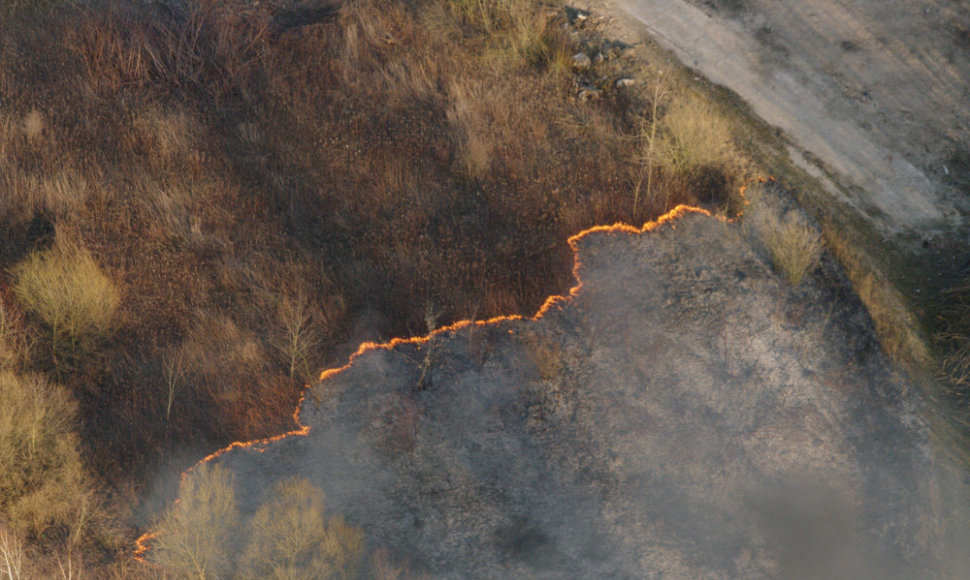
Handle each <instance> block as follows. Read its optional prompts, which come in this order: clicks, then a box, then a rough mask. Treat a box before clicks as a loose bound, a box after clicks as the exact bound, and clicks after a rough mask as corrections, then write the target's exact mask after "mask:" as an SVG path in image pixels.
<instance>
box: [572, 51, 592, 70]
mask: <svg viewBox="0 0 970 580" xmlns="http://www.w3.org/2000/svg"><path fill="white" fill-rule="evenodd" d="M591 66H593V61H591V60H590V59H589V56H587V55H586V53H585V52H577V53H576V54H574V55H573V68H574V69H575V70H578V71H584V70H589V67H591Z"/></svg>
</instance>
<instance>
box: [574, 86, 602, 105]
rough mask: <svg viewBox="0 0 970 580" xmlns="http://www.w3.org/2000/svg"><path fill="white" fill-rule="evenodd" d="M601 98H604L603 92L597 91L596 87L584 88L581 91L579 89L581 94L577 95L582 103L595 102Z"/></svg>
mask: <svg viewBox="0 0 970 580" xmlns="http://www.w3.org/2000/svg"><path fill="white" fill-rule="evenodd" d="M601 96H603V91H601V90H599V89H597V88H596V87H590V86H584V87H582V88H581V89H579V94H578V95H577V97H579V102H580V103H585V102H587V101H595V100H598V99H599V98H600V97H601Z"/></svg>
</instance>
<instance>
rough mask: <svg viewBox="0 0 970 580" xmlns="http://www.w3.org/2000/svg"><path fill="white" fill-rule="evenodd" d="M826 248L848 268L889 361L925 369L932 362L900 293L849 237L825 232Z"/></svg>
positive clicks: (828, 228)
mask: <svg viewBox="0 0 970 580" xmlns="http://www.w3.org/2000/svg"><path fill="white" fill-rule="evenodd" d="M822 234H823V237H824V239H825V246H826V247H827V248H828V249H829V251H830V252H832V254H833V255H834V256H835V258H836V259H837V260H838V261H839V262H840V263H841V264H842V266H843V268H845V272H846V274H847V275H848V277H849V280H850V281H851V282H852V287H853V289H854V290H855V292H856V294H857V295H858V296H859V299H860V300H861V301H862V303H863V304H864V305H865V307H866V310H867V311H868V312H869V316H870V317H871V318H872V321H873V324H874V325H875V328H876V334H877V335H878V336H879V341H880V343H881V344H882V347H883V349H884V350H885V351H886V354H887V355H888V356H889V358H890V359H891V360H892V361H893V362H895V363H896V364H899V365H900V366H902V367H903V368H908V369H911V370H921V369H925V368H926V367H927V365H928V364H929V363H930V361H931V360H932V357H931V354H930V351H929V348H928V347H927V343H926V340H925V339H924V338H923V336H922V334H921V331H920V326H919V323H918V321H917V320H916V317H915V316H914V315H913V313H912V311H911V310H910V309H909V307H907V305H906V303H905V301H904V300H903V298H902V296H901V295H900V294H899V292H898V291H897V290H896V289H895V288H894V287H893V286H892V284H890V283H889V282H888V281H887V280H886V279H885V278H884V276H883V275H882V274H880V273H879V272H878V270H876V269H875V268H874V267H873V266H872V265H871V264H870V263H869V261H868V260H867V259H866V258H865V257H864V255H862V254H861V253H860V252H858V251H857V250H855V249H854V244H853V243H852V241H851V240H850V239H848V238H847V237H846V235H845V234H843V233H841V232H839V231H837V230H835V229H834V228H833V227H831V226H830V227H824V228H823V230H822Z"/></svg>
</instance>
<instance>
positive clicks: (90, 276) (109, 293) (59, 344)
mask: <svg viewBox="0 0 970 580" xmlns="http://www.w3.org/2000/svg"><path fill="white" fill-rule="evenodd" d="M13 275H14V292H15V293H16V295H17V298H18V299H19V300H20V301H21V302H22V303H23V304H24V305H25V306H26V307H27V308H28V309H29V310H31V311H32V312H34V313H35V314H37V315H38V316H39V317H40V318H41V319H42V320H43V321H44V322H45V323H46V324H47V325H48V326H49V327H50V331H51V352H52V355H53V358H54V362H55V364H56V363H57V360H58V357H59V355H60V354H62V353H63V350H64V349H65V348H69V349H70V350H71V351H72V352H73V351H77V350H78V349H79V348H80V347H82V346H85V345H86V343H87V341H88V340H90V339H92V338H97V337H100V336H103V335H104V334H106V333H107V332H108V331H109V330H110V329H111V324H112V321H113V319H114V315H115V311H116V310H117V309H118V304H119V303H120V301H121V298H120V292H119V291H118V288H117V286H116V285H115V283H114V282H113V281H112V280H111V278H109V277H108V276H107V275H106V274H105V273H104V272H103V271H102V270H101V268H100V267H99V266H98V264H97V262H95V261H94V258H93V257H92V256H91V254H90V253H89V252H88V251H87V250H85V249H83V248H81V247H79V246H75V245H72V244H66V243H57V244H55V245H54V246H52V247H51V248H50V249H46V250H40V251H36V252H34V253H32V254H30V255H29V256H27V258H25V259H24V260H23V261H22V262H21V263H20V264H18V265H17V266H16V267H14V269H13Z"/></svg>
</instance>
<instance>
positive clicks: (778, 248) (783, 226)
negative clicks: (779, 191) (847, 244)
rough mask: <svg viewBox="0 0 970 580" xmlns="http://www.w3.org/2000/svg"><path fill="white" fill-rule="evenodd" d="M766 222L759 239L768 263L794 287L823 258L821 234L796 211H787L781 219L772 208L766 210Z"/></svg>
mask: <svg viewBox="0 0 970 580" xmlns="http://www.w3.org/2000/svg"><path fill="white" fill-rule="evenodd" d="M765 221H766V224H765V226H766V227H765V231H764V232H763V233H762V241H763V242H764V244H765V246H766V247H767V248H768V253H769V254H770V255H771V262H772V264H774V266H775V269H776V270H777V271H778V272H779V273H781V274H782V275H783V276H784V277H785V280H787V281H788V283H789V284H791V285H792V286H797V285H798V284H799V283H801V281H802V278H804V277H805V275H806V274H808V273H809V272H811V271H812V270H814V269H815V268H817V267H818V264H819V260H820V259H821V257H822V241H821V237H820V236H819V234H818V232H817V231H815V228H813V227H812V226H810V225H809V224H808V223H806V222H805V220H804V219H803V218H802V217H801V216H799V215H798V214H796V213H795V212H788V214H787V215H786V216H785V217H784V219H782V218H780V217H779V216H778V214H777V213H775V212H774V210H768V211H767V212H766V216H765Z"/></svg>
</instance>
